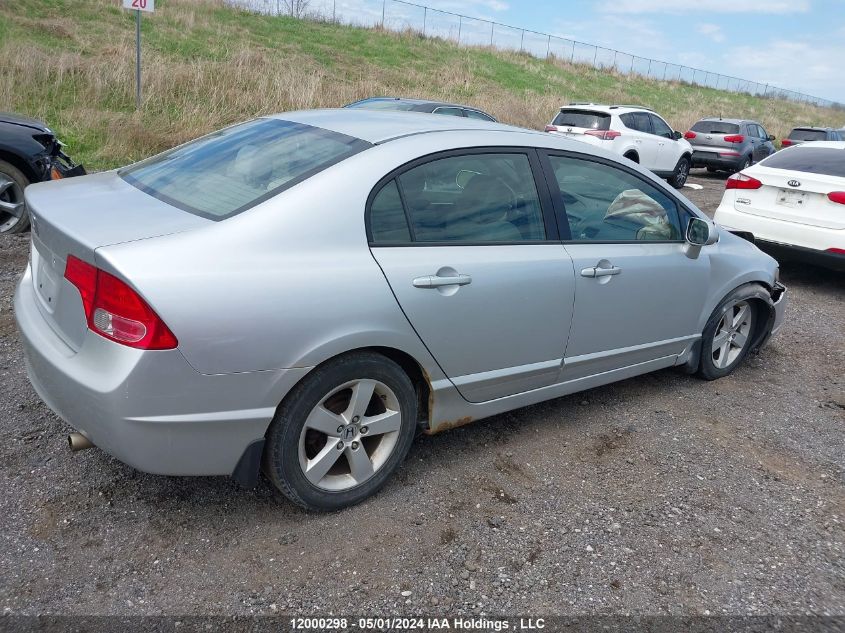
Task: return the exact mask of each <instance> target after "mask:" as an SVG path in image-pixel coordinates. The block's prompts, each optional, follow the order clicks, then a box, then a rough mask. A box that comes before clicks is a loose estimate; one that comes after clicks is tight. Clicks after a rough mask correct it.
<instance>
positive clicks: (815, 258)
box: [713, 192, 845, 271]
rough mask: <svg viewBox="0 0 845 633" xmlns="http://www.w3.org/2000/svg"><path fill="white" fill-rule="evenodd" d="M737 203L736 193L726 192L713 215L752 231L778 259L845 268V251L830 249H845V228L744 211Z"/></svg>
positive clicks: (735, 228)
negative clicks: (832, 249)
mask: <svg viewBox="0 0 845 633" xmlns="http://www.w3.org/2000/svg"><path fill="white" fill-rule="evenodd" d="M728 194H730V192H728ZM734 204H735V203H734V196H732V195H726V196H725V197H724V198H723V199H722V203H721V204H720V205H719V207H718V208H717V209H716V214H715V215H714V217H713V219H714V220H715V221H716V222H718V223H719V224H720V225H722V226H723V227H724V228H725V229H727V230H729V231H741V232H745V233H750V234H752V235H753V236H754V243H755V244H756V245H757V246H758V247H759V248H760V249H761V250H764V251H766V252H768V253H769V254H771V255H772V256H773V257H774V258H775V259H778V260H783V261H787V260H792V261H802V262H807V263H811V264H815V265H817V266H822V267H825V268H831V269H833V270H840V271H841V270H845V255H842V254H838V253H832V252H828V251H827V249H829V248H840V249H845V230H840V229H828V228H824V227H821V226H811V225H809V224H798V223H796V222H785V221H783V220H778V219H775V218H767V217H765V216H762V215H755V214H753V213H744V212H741V211H737V209H736V208H735V207H734Z"/></svg>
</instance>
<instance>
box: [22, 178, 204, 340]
mask: <svg viewBox="0 0 845 633" xmlns="http://www.w3.org/2000/svg"><path fill="white" fill-rule="evenodd" d="M25 198H26V204H27V208H28V209H29V212H30V222H31V224H32V231H31V236H32V252H31V256H30V266H31V268H32V282H33V285H34V288H35V294H36V297H37V298H38V308H39V311H40V312H41V314H42V315H43V317H44V319H45V320H46V321H47V323H49V325H50V326H51V327H52V329H53V330H54V331H55V332H56V334H58V336H59V337H60V338H61V339H62V340H63V341H64V342H65V343H66V344H67V345H68V346H69V347H70V348H71V349H73V350H77V349H79V347H80V345H81V344H82V341H83V338H84V336H85V331H86V329H87V324H86V322H85V314H84V311H83V308H82V300H81V298H80V296H79V291H78V290H77V289H76V288H75V287H74V286H73V285H72V284H71V283H70V282H69V281H68V280H67V279H65V278H64V272H65V265H66V262H67V257H68V255H75V256H76V257H79V258H80V259H83V260H85V261H87V262H89V263H91V264H95V265H96V263H97V262H96V258H95V251H96V250H97V249H98V248H100V247H101V246H108V245H111V244H119V243H122V242H129V241H135V240H143V239H148V238H152V237H158V236H161V235H168V234H171V233H178V232H182V231H188V230H191V229H195V228H199V227H201V226H204V225H207V224H208V223H209V222H210V220H206V219H203V218H201V217H199V216H195V215H192V214H190V213H186V212H185V211H181V210H180V209H177V208H175V207H172V206H170V205H168V204H166V203H164V202H161V201H160V200H158V199H156V198H153V197H152V196H149V195H147V194H145V193H143V192H142V191H140V190H138V189H136V188H135V187H133V186H132V185H130V184H128V183H126V182H124V181H123V179H122V178H120V176H118V175H117V173H115V172H105V173H100V174H93V175H90V176H82V177H78V178H69V179H67V180H58V181H53V182H47V183H38V184H34V185H31V186H29V187H27V188H26V193H25Z"/></svg>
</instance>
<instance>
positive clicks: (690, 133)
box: [684, 130, 695, 139]
mask: <svg viewBox="0 0 845 633" xmlns="http://www.w3.org/2000/svg"><path fill="white" fill-rule="evenodd" d="M684 138H687V139H689V138H695V132H693V131H692V130H688V131H687V132H685V133H684Z"/></svg>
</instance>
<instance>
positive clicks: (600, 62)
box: [226, 0, 842, 107]
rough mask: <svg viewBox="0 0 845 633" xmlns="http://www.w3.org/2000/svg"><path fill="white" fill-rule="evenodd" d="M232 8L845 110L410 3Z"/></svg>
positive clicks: (315, 0)
mask: <svg viewBox="0 0 845 633" xmlns="http://www.w3.org/2000/svg"><path fill="white" fill-rule="evenodd" d="M226 1H227V3H228V4H230V5H233V6H237V7H241V8H245V9H248V10H251V11H256V12H259V13H264V14H268V15H292V16H294V17H297V18H302V19H311V20H322V21H330V22H335V23H340V24H348V25H350V26H362V27H370V28H372V27H380V28H385V29H389V30H391V31H397V32H402V31H414V32H417V33H420V34H421V35H423V36H426V37H437V38H442V39H444V40H450V41H453V42H455V43H456V44H458V45H460V46H489V47H492V48H496V49H499V50H509V51H518V52H522V53H528V54H530V55H533V56H534V57H538V58H541V59H550V58H555V59H560V60H564V61H568V62H570V63H574V64H588V65H591V66H593V67H595V68H599V69H606V70H614V71H616V72H618V73H621V74H626V75H629V74H636V75H639V76H642V77H646V78H649V79H657V80H660V81H678V82H683V83H687V84H691V85H695V86H702V87H706V88H714V89H717V90H727V91H730V92H739V93H746V94H750V95H753V96H757V97H770V98H778V99H789V100H791V101H796V102H800V103H809V104H814V105H818V106H822V107H842V104H838V103H835V102H833V101H831V100H829V99H821V98H819V97H814V96H812V95H808V94H804V93H802V92H796V91H794V90H786V89H784V88H780V87H777V86H773V85H771V84H763V83H759V82H756V81H750V80H748V79H742V78H740V77H733V76H731V75H723V74H721V73H714V72H711V71H707V70H702V69H700V68H692V67H690V66H683V65H681V64H672V63H670V62H664V61H661V60H659V59H650V58H648V57H640V56H638V55H633V54H631V53H626V52H624V51H617V50H615V49H612V48H605V47H603V46H597V45H595V44H588V43H586V42H579V41H577V40H571V39H567V38H563V37H558V36H556V35H551V34H549V33H540V32H538V31H532V30H530V29H523V28H519V27H515V26H509V25H507V24H500V23H499V22H494V21H492V20H485V19H482V18H473V17H469V16H466V15H462V14H460V13H453V12H451V11H444V10H442V9H434V8H432V7H428V6H425V5H422V4H417V3H414V2H408V1H406V0H226Z"/></svg>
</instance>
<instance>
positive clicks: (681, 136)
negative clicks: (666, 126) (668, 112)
mask: <svg viewBox="0 0 845 633" xmlns="http://www.w3.org/2000/svg"><path fill="white" fill-rule="evenodd" d="M683 137H684V135H683V134H681V133H680V132H678V130H675V131H674V132H672V138H673V139H675V140H676V141H679V140H680V139H682V138H683Z"/></svg>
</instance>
